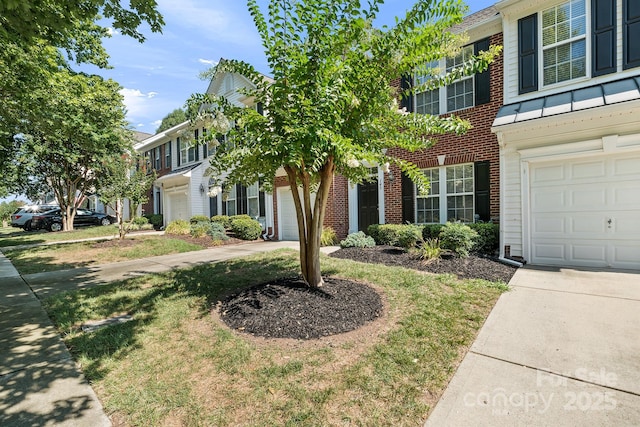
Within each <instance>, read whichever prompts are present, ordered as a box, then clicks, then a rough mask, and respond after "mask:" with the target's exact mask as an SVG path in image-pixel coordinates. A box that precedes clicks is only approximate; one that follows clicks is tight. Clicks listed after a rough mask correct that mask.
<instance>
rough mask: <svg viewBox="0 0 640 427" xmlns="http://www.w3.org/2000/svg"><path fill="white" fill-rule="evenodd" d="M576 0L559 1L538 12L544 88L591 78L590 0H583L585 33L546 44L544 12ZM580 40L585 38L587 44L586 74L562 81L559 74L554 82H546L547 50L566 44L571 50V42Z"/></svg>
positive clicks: (540, 59) (540, 75)
mask: <svg viewBox="0 0 640 427" xmlns="http://www.w3.org/2000/svg"><path fill="white" fill-rule="evenodd" d="M573 1H574V0H566V1H563V2H560V3H557V4H556V5H554V6H551V7H548V8H546V9H544V10H541V11H540V12H539V13H538V46H539V47H538V55H539V56H538V58H539V60H538V77H539V81H540V82H541V87H543V88H552V87H554V86H562V85H566V84H568V83H573V82H576V81H581V80H586V79H589V78H590V76H591V71H592V70H591V25H590V23H591V19H592V16H591V2H590V1H588V0H582V1H583V2H584V10H585V14H584V29H585V31H584V34H582V35H579V36H574V37H569V38H568V39H566V40H562V41H560V42H558V41H556V42H555V43H552V44H549V45H548V46H545V45H544V12H546V11H548V10H550V9H556V8H558V7H560V6H562V5H564V4H569V5H570V4H571V3H572V2H573ZM569 21H571V19H569ZM580 40H584V45H585V56H584V61H585V66H584V67H585V74H584V76H577V77H572V78H569V79H566V80H562V81H558V80H557V75H556V81H555V82H553V83H546V82H545V73H544V71H545V63H544V54H545V51H546V50H548V49H553V48H558V47H560V46H564V45H567V44H568V45H569V50H570V51H571V47H570V46H571V43H573V42H577V41H580ZM569 54H570V55H571V52H569ZM555 66H556V67H557V62H556V64H555ZM569 66H571V63H569Z"/></svg>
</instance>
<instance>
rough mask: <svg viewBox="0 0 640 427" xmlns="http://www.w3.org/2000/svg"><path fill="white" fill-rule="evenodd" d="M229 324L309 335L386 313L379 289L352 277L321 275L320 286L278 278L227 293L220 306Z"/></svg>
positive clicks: (262, 332)
mask: <svg viewBox="0 0 640 427" xmlns="http://www.w3.org/2000/svg"><path fill="white" fill-rule="evenodd" d="M219 312H220V318H221V319H222V320H223V321H224V322H225V323H226V324H227V325H228V326H229V327H231V328H232V329H235V330H238V331H241V332H247V333H250V334H252V335H256V336H260V337H266V338H293V339H299V340H308V339H315V338H321V337H326V336H330V335H336V334H341V333H344V332H348V331H352V330H354V329H357V328H359V327H360V326H363V325H364V324H365V323H367V322H370V321H373V320H376V319H377V318H379V317H380V316H382V314H383V313H384V304H383V302H382V298H381V297H380V295H379V294H378V292H377V291H376V290H375V289H373V288H372V287H370V286H367V285H365V284H363V283H358V282H355V281H352V280H346V279H340V278H335V277H328V278H325V284H324V286H322V287H321V288H311V287H309V286H307V285H306V284H305V283H304V281H303V280H302V279H299V278H296V279H279V280H276V281H272V282H269V283H264V284H262V285H258V286H255V287H252V288H249V289H246V290H244V291H242V292H239V293H236V294H234V295H231V296H230V297H228V298H226V299H225V300H223V301H222V302H221V304H220V306H219Z"/></svg>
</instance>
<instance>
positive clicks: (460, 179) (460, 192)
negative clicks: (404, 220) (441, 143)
mask: <svg viewBox="0 0 640 427" xmlns="http://www.w3.org/2000/svg"><path fill="white" fill-rule="evenodd" d="M424 174H425V175H426V176H427V178H428V179H429V182H430V183H431V186H430V188H429V192H428V194H424V195H420V194H418V195H417V197H416V222H417V223H444V222H447V221H461V222H474V212H475V211H474V166H473V163H465V164H459V165H452V166H441V167H437V168H431V169H426V170H424Z"/></svg>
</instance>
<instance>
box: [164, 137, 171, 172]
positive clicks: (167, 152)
mask: <svg viewBox="0 0 640 427" xmlns="http://www.w3.org/2000/svg"><path fill="white" fill-rule="evenodd" d="M164 167H165V168H167V169H169V168H171V141H169V142H167V143H165V144H164Z"/></svg>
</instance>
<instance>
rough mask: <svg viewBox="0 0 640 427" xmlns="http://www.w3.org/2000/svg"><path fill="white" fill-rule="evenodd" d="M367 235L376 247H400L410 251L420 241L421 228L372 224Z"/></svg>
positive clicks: (416, 226) (406, 225) (409, 225)
mask: <svg viewBox="0 0 640 427" xmlns="http://www.w3.org/2000/svg"><path fill="white" fill-rule="evenodd" d="M367 234H369V236H371V237H372V238H373V240H375V242H376V244H378V245H388V246H400V247H402V248H406V249H410V248H414V247H416V246H417V245H418V242H421V241H422V227H421V226H419V225H414V224H373V225H370V226H369V227H368V228H367Z"/></svg>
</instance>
